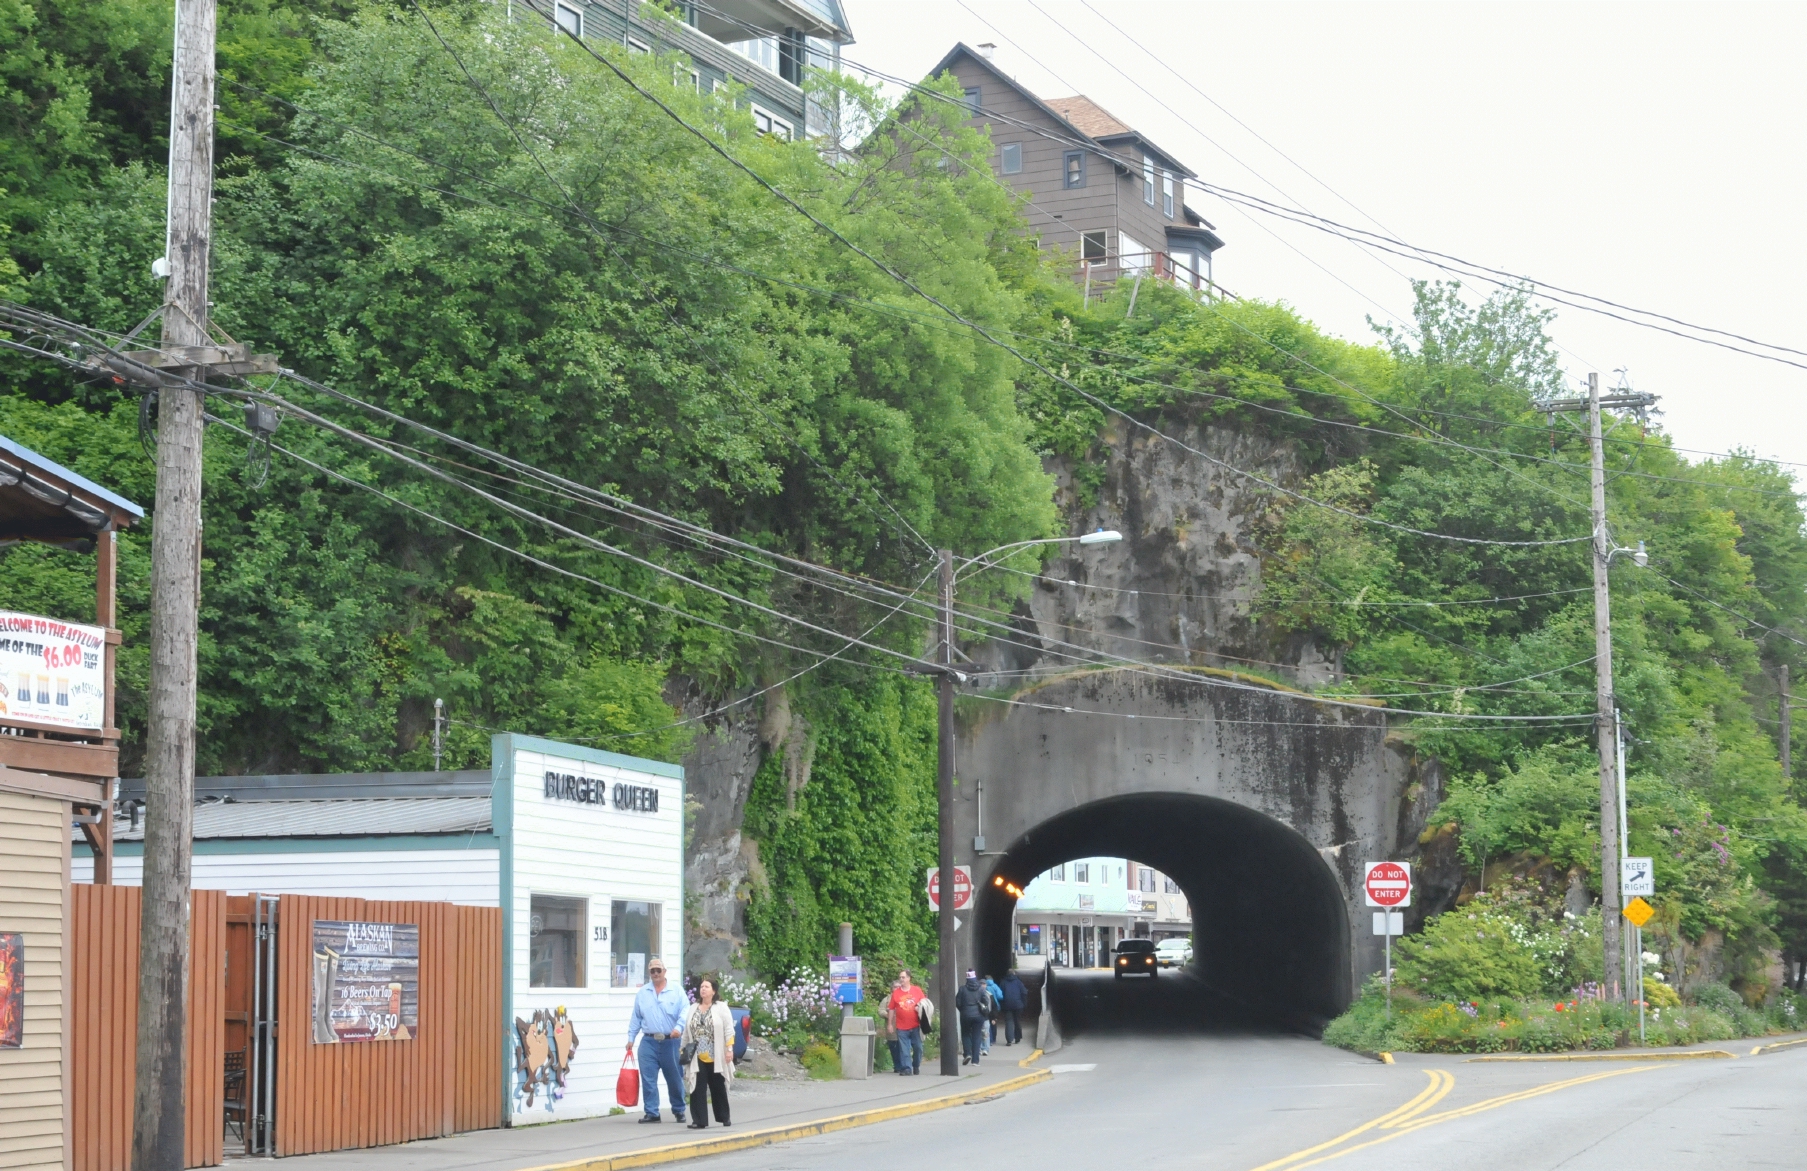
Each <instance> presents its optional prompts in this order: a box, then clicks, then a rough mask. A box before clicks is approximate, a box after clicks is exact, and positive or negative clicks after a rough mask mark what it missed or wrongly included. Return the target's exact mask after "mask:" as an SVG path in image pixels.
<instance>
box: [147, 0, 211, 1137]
mask: <svg viewBox="0 0 1807 1171" xmlns="http://www.w3.org/2000/svg"><path fill="white" fill-rule="evenodd" d="M216 19H217V10H216V0H176V44H175V61H174V68H173V69H172V70H171V76H170V88H171V94H170V127H169V212H168V215H169V220H168V224H169V227H168V236H167V241H166V248H167V250H166V252H165V253H164V255H165V257H166V259H167V261H168V265H169V277H168V281H169V283H168V287H167V288H166V290H165V294H164V309H163V346H164V347H165V348H166V349H173V348H174V347H190V346H192V347H202V346H206V345H207V344H208V341H209V339H208V336H207V262H208V248H209V243H210V237H211V235H212V218H213V217H212V204H213V91H214V30H215V21H216ZM178 371H179V372H180V373H182V374H186V375H189V376H191V377H193V376H195V375H198V374H200V373H201V371H200V370H199V369H198V368H187V369H184V368H178ZM201 407H202V404H201V396H200V395H199V394H198V393H197V392H194V391H191V390H187V389H184V388H170V387H165V388H164V389H163V390H162V391H161V394H160V397H159V402H158V412H157V414H158V418H157V504H156V516H155V519H154V525H155V528H154V530H153V539H152V542H151V678H150V704H149V713H148V719H147V727H146V734H145V753H144V775H145V808H144V915H143V919H142V922H141V927H140V931H141V940H140V946H141V952H140V967H139V981H138V1046H137V1066H136V1071H135V1082H134V1090H133V1098H132V1167H133V1169H134V1171H181V1168H182V1167H183V1165H184V1163H185V1162H186V1160H185V1158H184V1152H183V1147H184V1142H183V1139H184V1134H183V1100H182V1099H183V1093H182V1091H183V1086H184V1083H185V1080H186V1079H185V1078H184V1072H183V1070H184V1063H185V1062H184V1058H185V1053H184V1048H185V1033H186V1027H187V1016H188V1011H187V1009H188V921H189V855H190V848H191V842H190V839H191V837H192V833H193V828H194V795H193V794H194V763H195V691H196V678H195V676H196V665H195V655H196V650H195V648H196V641H197V637H198V633H199V625H200V615H199V610H200V592H201V581H200V565H201V431H202V418H201ZM199 1056H201V1055H197V1057H199ZM216 1123H217V1120H216Z"/></svg>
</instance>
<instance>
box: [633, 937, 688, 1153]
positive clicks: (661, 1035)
mask: <svg viewBox="0 0 1807 1171" xmlns="http://www.w3.org/2000/svg"><path fill="white" fill-rule="evenodd" d="M646 974H647V976H649V977H650V979H649V980H647V982H646V983H644V984H642V985H640V991H638V992H636V993H634V1011H633V1015H631V1016H629V1017H628V1019H627V1047H628V1050H629V1051H630V1052H631V1051H632V1050H633V1048H634V1038H635V1037H639V1038H640V1105H641V1110H642V1111H643V1113H642V1114H641V1116H640V1121H641V1122H658V1121H659V1075H660V1074H664V1075H665V1088H666V1090H667V1091H668V1092H669V1093H670V1095H671V1116H672V1117H673V1118H675V1119H676V1120H677V1121H679V1122H682V1121H684V1074H683V1071H682V1070H680V1069H679V1068H678V1043H679V1039H680V1038H681V1037H682V1036H683V1035H684V1017H685V1016H686V1015H687V1014H688V1013H689V1011H690V1001H689V998H687V997H686V996H685V995H684V993H683V992H682V991H680V990H679V989H677V988H674V987H672V986H671V985H669V984H667V983H666V982H665V961H664V960H662V959H660V958H659V957H658V956H652V957H650V958H648V960H647V961H646Z"/></svg>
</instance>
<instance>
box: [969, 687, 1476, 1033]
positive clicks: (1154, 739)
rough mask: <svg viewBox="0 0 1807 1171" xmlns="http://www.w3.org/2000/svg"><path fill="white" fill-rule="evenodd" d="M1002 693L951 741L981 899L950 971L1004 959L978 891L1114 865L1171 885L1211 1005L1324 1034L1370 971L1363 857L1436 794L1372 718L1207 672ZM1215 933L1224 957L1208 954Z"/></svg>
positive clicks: (1396, 834)
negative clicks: (1096, 862)
mask: <svg viewBox="0 0 1807 1171" xmlns="http://www.w3.org/2000/svg"><path fill="white" fill-rule="evenodd" d="M1009 698H1010V702H1008V703H996V704H986V703H977V704H973V705H971V706H970V707H967V708H965V709H963V712H962V721H961V723H960V726H959V729H958V738H957V743H956V757H957V761H958V789H957V796H956V802H955V809H954V820H955V834H956V837H955V843H956V844H955V861H956V862H957V863H960V864H968V865H971V866H972V868H973V878H974V882H975V884H976V885H977V886H978V888H979V897H978V900H977V903H976V905H975V906H974V922H973V923H972V925H971V926H972V930H970V931H962V932H959V933H958V935H957V937H956V938H957V944H958V947H959V953H958V955H957V956H956V957H955V962H956V964H957V965H958V966H959V967H961V968H964V967H971V966H984V965H992V966H996V967H1001V966H1004V965H1007V963H1008V961H1009V959H1010V948H1009V939H1008V923H1009V907H1008V906H1007V904H1006V902H1005V901H1003V900H1007V899H1008V895H1007V894H1006V892H1004V891H1003V890H1001V889H1000V888H999V887H997V886H995V885H994V884H993V881H992V880H993V879H994V878H998V877H1002V878H1004V879H1005V880H1006V881H1008V882H1011V883H1013V884H1015V885H1017V886H1019V887H1020V886H1026V885H1027V883H1028V881H1029V880H1030V879H1032V878H1034V877H1035V876H1036V875H1037V874H1039V873H1041V871H1042V870H1044V869H1046V868H1047V867H1048V866H1050V865H1053V864H1055V863H1057V862H1060V861H1063V860H1064V859H1065V858H1067V857H1082V856H1087V855H1114V856H1117V857H1123V858H1134V859H1137V860H1138V861H1143V862H1146V863H1148V864H1149V865H1150V866H1153V867H1155V868H1156V869H1159V870H1162V871H1164V872H1166V873H1167V874H1169V875H1172V876H1173V877H1174V878H1175V880H1176V881H1178V882H1179V883H1180V885H1181V886H1182V888H1183V889H1184V890H1185V892H1186V895H1187V898H1188V901H1189V902H1190V903H1191V906H1192V912H1193V918H1194V921H1195V927H1196V931H1197V933H1198V936H1199V946H1198V949H1197V950H1198V952H1199V953H1200V955H1201V957H1202V958H1203V961H1204V966H1203V967H1202V968H1201V970H1202V971H1203V972H1204V973H1205V975H1206V977H1207V978H1208V979H1211V980H1212V981H1213V982H1214V983H1216V984H1217V986H1218V988H1219V990H1220V991H1222V992H1223V993H1225V994H1226V995H1234V996H1237V997H1240V998H1243V999H1245V1000H1247V1001H1249V1002H1252V1003H1256V1004H1260V1005H1264V1006H1267V1007H1269V1008H1272V1009H1275V1010H1276V1011H1278V1010H1280V1009H1282V1008H1284V1010H1285V1013H1286V1015H1287V1017H1288V1018H1289V1019H1291V1020H1292V1021H1294V1022H1295V1023H1314V1024H1322V1023H1323V1022H1324V1021H1326V1020H1328V1019H1329V1018H1330V1017H1332V1016H1334V1015H1335V1014H1336V1013H1338V1012H1340V1011H1342V1009H1343V1008H1345V1007H1346V1006H1347V1004H1348V1002H1349V999H1350V997H1351V995H1352V993H1353V992H1354V990H1355V988H1356V987H1358V985H1359V983H1360V981H1361V980H1362V979H1363V978H1365V977H1366V976H1367V975H1368V974H1369V973H1371V972H1375V971H1378V970H1379V968H1380V965H1381V963H1382V959H1381V948H1380V946H1379V945H1380V940H1379V939H1377V938H1374V937H1372V936H1371V934H1370V932H1369V930H1368V928H1369V921H1368V920H1369V915H1368V912H1367V909H1366V908H1365V906H1364V905H1363V900H1362V895H1361V889H1360V882H1361V873H1362V866H1363V863H1365V862H1369V861H1378V860H1381V859H1386V858H1399V857H1404V856H1407V855H1408V854H1409V853H1410V852H1411V851H1413V850H1414V849H1415V848H1416V845H1417V838H1418V835H1419V833H1420V831H1421V830H1422V829H1423V828H1424V822H1425V817H1426V815H1427V814H1428V812H1429V810H1430V809H1431V808H1433V807H1434V806H1435V803H1436V800H1437V798H1438V796H1439V794H1440V792H1441V784H1440V782H1439V779H1438V777H1437V774H1436V772H1435V769H1434V767H1433V766H1431V765H1429V764H1427V763H1423V762H1420V760H1419V759H1418V756H1417V754H1416V752H1415V751H1414V749H1413V748H1412V746H1411V745H1410V744H1409V743H1406V742H1404V741H1402V740H1400V739H1399V738H1397V737H1393V736H1390V735H1389V733H1388V727H1387V719H1386V714H1385V712H1384V711H1382V710H1380V709H1378V708H1366V707H1356V706H1332V705H1330V704H1325V703H1321V702H1319V701H1317V700H1315V699H1313V698H1312V697H1310V696H1307V695H1303V694H1301V693H1298V692H1293V691H1289V690H1287V689H1285V688H1281V687H1278V686H1272V685H1267V684H1263V683H1261V682H1260V681H1258V680H1252V679H1250V678H1249V677H1248V676H1246V675H1243V676H1236V675H1234V674H1233V673H1231V672H1227V671H1208V670H1204V669H1199V670H1196V671H1195V672H1194V674H1193V676H1192V677H1186V676H1184V675H1181V674H1179V673H1177V672H1176V673H1175V674H1173V675H1167V676H1151V675H1149V674H1147V673H1142V672H1136V671H1133V670H1127V669H1125V670H1097V671H1086V672H1079V673H1075V674H1072V675H1068V676H1064V677H1061V678H1057V679H1053V680H1050V681H1047V682H1044V683H1042V684H1040V685H1038V686H1036V687H1034V688H1031V689H1027V690H1025V691H1021V692H1018V693H1016V694H1014V695H1013V696H1011V697H1009ZM1244 874H1246V875H1248V876H1249V877H1248V878H1247V879H1246V880H1244V879H1242V878H1240V877H1237V879H1236V881H1229V879H1230V878H1231V877H1232V876H1241V875H1244ZM1218 939H1221V940H1225V941H1228V943H1229V944H1230V945H1231V948H1236V947H1240V948H1241V949H1242V951H1241V955H1240V957H1239V959H1238V961H1237V962H1236V963H1235V964H1232V963H1231V962H1230V959H1229V957H1228V955H1225V956H1222V957H1220V958H1219V959H1218V960H1217V961H1213V960H1212V959H1211V958H1210V956H1209V952H1210V951H1211V948H1212V941H1213V940H1218ZM1227 950H1229V949H1226V951H1227ZM1213 962H1215V963H1217V964H1218V965H1219V966H1217V967H1215V968H1213V967H1211V966H1210V965H1211V964H1212V963H1213Z"/></svg>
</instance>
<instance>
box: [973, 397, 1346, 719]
mask: <svg viewBox="0 0 1807 1171" xmlns="http://www.w3.org/2000/svg"><path fill="white" fill-rule="evenodd" d="M1161 427H1162V430H1163V431H1165V432H1166V433H1167V434H1169V435H1172V436H1174V437H1175V438H1177V439H1179V440H1180V441H1181V442H1183V443H1184V444H1185V445H1186V446H1187V447H1188V448H1191V449H1192V450H1191V451H1187V450H1183V449H1182V448H1180V447H1178V446H1177V445H1175V444H1173V443H1169V442H1167V441H1166V440H1163V439H1159V438H1157V437H1155V436H1153V435H1150V434H1149V433H1148V432H1147V431H1144V430H1142V429H1141V428H1137V427H1132V426H1130V425H1129V424H1126V423H1123V422H1122V421H1121V420H1116V421H1113V424H1112V426H1111V428H1110V429H1108V430H1107V431H1106V433H1105V434H1104V436H1103V437H1102V440H1101V443H1102V446H1103V448H1104V450H1105V451H1106V453H1107V458H1106V461H1105V465H1104V472H1105V476H1104V480H1103V483H1102V485H1101V486H1100V487H1099V488H1098V490H1097V493H1096V497H1095V499H1094V500H1093V501H1092V502H1091V503H1090V504H1089V505H1088V504H1087V503H1086V502H1085V500H1084V499H1083V494H1082V493H1081V491H1080V489H1079V487H1078V477H1077V476H1076V475H1075V474H1074V469H1073V468H1072V467H1071V466H1068V465H1066V464H1065V463H1064V462H1063V461H1056V462H1054V463H1052V464H1051V465H1050V470H1051V471H1052V472H1053V473H1054V475H1055V478H1056V483H1057V485H1058V495H1057V499H1058V500H1059V502H1060V504H1061V505H1062V508H1063V511H1064V512H1065V513H1066V514H1067V515H1068V516H1069V517H1070V518H1072V519H1071V528H1070V529H1069V531H1071V532H1075V533H1083V532H1090V531H1092V530H1094V529H1116V530H1119V531H1120V532H1122V534H1123V537H1124V539H1123V541H1122V543H1120V544H1116V545H1105V546H1091V547H1082V546H1077V545H1070V546H1067V550H1068V552H1067V553H1066V555H1064V556H1062V557H1060V558H1058V559H1056V560H1054V561H1051V562H1050V563H1048V565H1047V566H1046V568H1045V569H1044V570H1043V572H1042V574H1041V576H1040V577H1038V578H1037V579H1036V581H1035V583H1034V586H1033V589H1032V592H1031V596H1030V597H1029V598H1028V599H1027V600H1026V601H1022V602H1018V603H1017V605H1016V608H1015V611H1014V612H1013V614H1012V615H1011V624H1012V625H1013V627H1014V628H1015V633H1014V634H1012V635H1010V636H1008V637H1009V638H1011V639H1012V640H1014V641H1015V642H1017V643H1026V644H1028V646H1020V645H1019V646H1012V645H1009V644H1008V643H1003V642H990V643H985V644H982V645H980V646H978V647H976V648H974V649H973V650H972V651H971V653H972V655H973V657H974V659H975V660H976V661H977V662H978V663H980V664H981V669H982V670H985V669H989V670H988V672H987V673H988V674H989V673H990V672H997V673H999V674H998V675H997V677H996V678H985V677H981V678H980V679H979V680H978V686H980V687H989V686H997V685H999V684H1001V683H1003V682H1005V681H1006V680H1007V679H1008V678H1010V675H1006V674H1003V673H1005V672H1008V673H1011V674H1015V673H1020V672H1023V671H1027V670H1031V669H1034V668H1040V669H1043V670H1046V669H1050V668H1059V667H1060V666H1062V665H1063V664H1069V663H1073V662H1075V659H1073V658H1071V657H1068V656H1069V655H1078V654H1080V653H1081V652H1079V651H1077V650H1074V649H1073V648H1074V646H1077V647H1080V648H1084V649H1085V650H1087V651H1097V652H1103V653H1105V654H1107V655H1112V656H1117V657H1121V658H1124V659H1137V660H1143V661H1155V662H1167V663H1189V664H1193V665H1197V666H1223V667H1237V666H1243V667H1248V668H1251V669H1253V670H1255V671H1258V672H1261V673H1263V674H1267V675H1270V676H1276V677H1278V678H1281V679H1283V680H1286V681H1288V682H1293V683H1296V684H1300V685H1304V686H1310V685H1313V684H1317V683H1322V682H1324V681H1326V680H1328V679H1330V678H1331V676H1332V674H1333V671H1334V663H1333V662H1332V660H1331V659H1330V658H1329V657H1328V656H1327V655H1326V654H1325V653H1324V651H1323V650H1322V648H1320V647H1319V646H1317V645H1316V644H1315V643H1314V642H1312V641H1311V640H1309V639H1290V640H1280V641H1276V640H1274V639H1272V638H1270V637H1269V636H1268V635H1267V634H1266V633H1265V632H1264V631H1262V630H1261V629H1260V628H1259V627H1258V625H1257V624H1256V622H1255V621H1254V616H1253V614H1252V612H1251V606H1252V603H1253V602H1254V599H1255V596H1256V595H1257V594H1258V593H1259V592H1260V589H1261V560H1260V556H1259V554H1258V552H1257V551H1256V549H1255V547H1254V546H1255V540H1256V532H1255V530H1256V527H1257V525H1258V524H1259V523H1260V521H1261V519H1262V518H1263V516H1264V515H1265V514H1266V513H1267V511H1268V510H1269V508H1270V507H1271V500H1272V497H1273V492H1272V490H1271V489H1269V488H1267V487H1266V486H1265V485H1263V484H1261V483H1258V482H1256V481H1255V480H1253V479H1251V478H1249V477H1248V476H1245V475H1241V474H1239V473H1237V472H1234V471H1231V470H1229V468H1227V467H1226V466H1225V465H1233V466H1235V467H1237V468H1241V469H1245V470H1247V471H1249V472H1253V473H1255V474H1256V475H1258V476H1260V477H1261V478H1262V479H1264V480H1268V481H1271V482H1275V483H1282V484H1290V483H1294V482H1297V481H1298V480H1299V479H1300V478H1301V476H1302V468H1301V466H1300V463H1299V460H1298V458H1297V455H1296V454H1295V453H1294V451H1293V450H1292V448H1291V447H1290V445H1286V444H1279V443H1275V442H1273V441H1271V440H1269V439H1266V438H1264V437H1262V436H1261V435H1259V434H1258V433H1249V432H1242V431H1233V430H1227V429H1224V428H1219V427H1205V426H1199V425H1196V424H1193V425H1187V424H1184V423H1181V422H1176V421H1171V420H1169V421H1163V422H1162V424H1161ZM990 572H992V573H994V574H1001V573H1006V572H1008V571H1005V570H993V571H990ZM1062 643H1067V644H1072V645H1069V646H1067V647H1063V646H1062V645H1061V644H1062Z"/></svg>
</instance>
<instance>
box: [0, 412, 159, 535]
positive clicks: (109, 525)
mask: <svg viewBox="0 0 1807 1171" xmlns="http://www.w3.org/2000/svg"><path fill="white" fill-rule="evenodd" d="M143 519H144V509H142V508H140V507H139V506H138V505H136V504H133V503H132V502H131V501H130V500H127V499H126V498H125V497H123V496H121V495H119V494H118V493H116V492H109V491H108V490H107V489H105V488H102V487H101V486H100V485H99V484H96V483H94V482H93V481H92V480H90V479H88V478H87V477H85V476H82V475H79V474H77V473H75V472H72V471H70V470H69V469H68V468H66V467H64V466H63V465H62V464H59V463H57V462H56V461H55V460H53V459H46V458H45V457H44V456H41V455H39V454H38V453H37V452H35V451H33V450H31V448H29V447H26V446H24V445H23V444H19V443H15V442H13V441H12V440H11V439H8V438H6V437H5V436H0V545H5V544H11V543H12V542H14V541H43V542H45V543H47V544H52V545H65V546H68V547H71V548H79V549H82V550H89V549H92V548H93V547H94V536H95V534H97V533H104V532H107V531H109V530H112V529H117V528H122V527H124V526H127V525H130V524H132V523H133V522H134V521H139V520H143Z"/></svg>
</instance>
